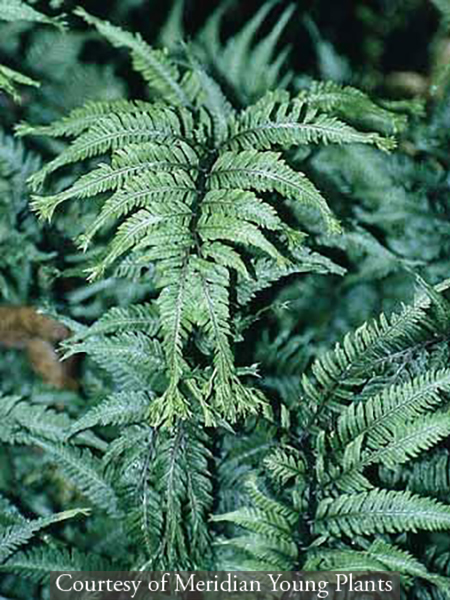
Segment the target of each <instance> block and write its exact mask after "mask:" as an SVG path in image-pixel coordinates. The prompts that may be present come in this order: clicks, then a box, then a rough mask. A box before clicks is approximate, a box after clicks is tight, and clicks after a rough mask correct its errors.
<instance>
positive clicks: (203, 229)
mask: <svg viewBox="0 0 450 600" xmlns="http://www.w3.org/2000/svg"><path fill="white" fill-rule="evenodd" d="M77 12H78V14H79V15H81V16H83V18H84V19H85V20H86V21H87V22H88V23H90V24H93V25H94V26H95V27H96V28H97V29H98V30H99V31H100V33H101V34H103V35H104V36H105V37H107V39H109V40H110V41H111V42H112V43H113V44H114V45H115V46H118V47H126V48H128V49H130V50H131V54H132V58H133V64H134V66H135V68H136V69H137V70H138V71H139V72H140V73H141V74H142V75H143V77H144V79H145V80H146V82H147V84H148V87H149V90H150V93H151V94H152V97H154V98H155V102H154V103H149V102H143V101H137V102H130V101H120V102H117V103H100V104H95V103H93V104H90V105H88V106H86V107H84V108H81V109H76V110H75V111H74V112H73V113H72V114H71V115H69V116H68V117H67V118H64V119H63V120H62V121H60V122H57V123H54V124H52V125H49V126H44V127H41V128H39V127H30V126H27V125H22V126H21V127H20V128H19V131H20V133H21V134H22V135H23V134H26V133H27V134H29V133H33V134H46V135H51V136H58V137H60V136H69V137H74V138H75V139H74V141H73V142H72V143H71V144H69V146H68V147H67V148H66V149H65V150H64V151H63V152H62V153H61V154H60V155H59V156H57V157H56V158H55V159H54V160H52V161H50V162H48V163H47V164H46V165H45V166H44V167H43V169H41V171H39V173H37V174H36V175H33V177H32V178H31V180H30V181H31V184H32V185H33V187H34V188H38V187H39V186H41V185H43V184H44V182H45V181H46V179H47V178H49V177H50V176H51V175H52V173H54V172H55V171H56V170H57V169H59V168H62V167H64V166H66V165H70V164H72V163H76V162H79V161H82V160H85V159H92V158H94V157H96V156H105V155H106V156H107V157H108V159H109V161H108V162H106V163H100V164H99V165H97V166H96V167H95V168H93V169H91V170H90V171H89V172H88V173H87V174H85V175H82V176H81V177H79V178H78V179H77V180H76V181H75V182H74V183H73V184H72V185H71V186H69V187H68V188H66V189H64V190H62V191H59V192H57V193H53V194H51V195H46V196H35V197H34V207H35V209H36V210H37V211H38V213H39V214H40V215H41V216H42V217H44V218H51V216H52V215H53V212H54V210H55V209H56V208H57V207H58V206H59V205H60V204H61V203H63V202H65V201H67V200H71V199H79V200H81V199H83V200H84V199H89V198H93V197H96V196H100V197H101V199H100V203H101V208H100V210H99V211H98V213H97V214H95V215H94V216H93V218H92V222H91V224H90V226H89V227H88V228H87V229H86V231H85V232H84V233H83V234H82V235H81V236H80V237H79V239H78V244H79V246H80V247H82V248H83V249H87V248H88V247H89V245H90V243H91V241H92V240H93V239H94V238H95V236H98V235H99V234H102V233H103V232H104V231H105V229H106V228H109V231H110V233H109V234H108V235H109V239H108V240H107V241H106V242H105V247H104V250H103V252H102V256H101V257H99V259H98V260H97V262H96V263H95V264H94V265H93V266H92V267H90V269H89V277H90V278H92V279H95V278H98V277H101V276H102V275H103V274H104V273H105V271H106V270H107V269H108V268H109V267H110V266H111V265H113V264H116V263H117V261H120V259H122V258H123V257H124V256H128V255H129V254H131V256H132V257H133V260H134V261H137V262H138V263H139V264H146V263H148V262H150V261H151V262H153V263H154V264H155V275H154V277H155V285H156V288H157V289H158V290H159V294H158V296H157V297H156V298H155V301H154V307H155V309H157V312H158V319H159V322H160V326H159V327H160V331H159V332H158V333H159V335H157V336H156V338H155V340H156V341H158V342H160V343H161V344H162V347H163V349H164V354H165V372H166V378H167V384H166V390H165V391H164V393H162V394H161V395H160V396H159V397H158V398H155V399H154V400H153V402H152V403H151V404H150V406H149V412H150V419H151V422H152V423H153V424H155V425H161V424H169V425H170V424H172V423H173V422H174V419H175V418H178V417H181V418H186V417H189V416H190V415H192V414H193V412H195V411H197V412H198V411H200V412H201V413H202V414H203V418H204V420H205V422H206V423H207V424H215V423H217V422H218V419H220V418H226V419H227V420H228V421H230V422H233V421H235V420H236V419H237V418H238V417H240V416H242V415H245V414H248V413H249V412H253V413H255V412H257V411H258V410H260V408H261V407H263V406H264V405H265V404H266V401H265V399H264V398H263V397H262V396H261V394H260V392H259V391H258V390H257V389H255V388H250V387H248V386H247V385H244V384H243V383H242V381H241V377H240V372H239V369H238V368H237V366H236V364H235V360H234V356H233V349H232V344H233V337H234V336H235V334H234V333H233V328H232V325H231V294H232V281H233V280H234V279H235V278H236V277H237V279H238V284H237V285H238V286H239V284H240V282H241V281H242V282H245V280H247V279H249V278H251V277H252V271H255V270H257V269H258V265H261V267H260V268H262V269H263V270H264V271H265V272H267V273H271V275H270V277H271V279H272V281H275V280H277V279H278V278H280V277H282V276H283V275H284V274H291V273H293V272H295V270H298V271H300V272H301V271H303V270H304V266H303V264H302V255H301V254H298V248H299V247H300V246H301V244H302V242H303V239H304V237H305V234H304V232H302V231H301V230H300V228H299V227H298V226H297V225H296V226H292V225H291V224H290V222H289V221H288V220H287V219H286V217H285V215H284V214H283V213H285V212H286V211H289V210H295V208H293V205H294V204H299V205H300V206H301V207H307V208H308V209H309V210H312V211H314V214H316V215H317V217H316V218H320V219H321V220H322V222H323V225H324V227H325V229H326V230H327V231H329V232H330V233H336V232H338V231H339V224H338V222H337V221H336V219H335V218H334V216H333V214H332V212H331V210H330V209H329V207H328V205H327V203H326V200H325V199H324V197H323V196H322V194H321V193H320V191H319V190H318V189H317V188H316V187H315V186H314V184H313V183H312V182H311V181H310V180H309V179H308V178H307V177H306V176H305V175H304V174H303V173H302V172H301V171H298V170H296V169H293V168H292V167H291V166H290V165H289V164H288V163H287V162H286V161H285V160H284V159H283V157H282V151H283V150H286V149H289V148H291V147H292V146H299V145H306V144H317V143H339V144H342V143H363V144H372V145H376V146H377V147H379V148H381V149H384V150H388V149H390V148H392V146H393V142H392V141H391V140H390V139H389V138H385V137H383V136H382V135H380V134H378V133H365V132H359V131H357V130H356V129H354V128H353V127H351V126H350V125H348V124H346V123H345V122H342V121H340V120H339V119H337V118H336V117H335V116H333V115H330V114H327V112H326V110H323V109H324V108H325V100H324V99H323V98H322V102H321V103H317V104H318V106H317V107H316V106H315V103H314V96H312V98H311V99H309V98H308V96H307V95H303V97H301V98H292V97H291V96H290V95H289V94H288V93H287V92H273V93H271V92H269V93H268V94H266V95H265V96H264V97H263V98H262V99H261V100H259V101H258V102H256V103H255V104H254V105H251V106H249V107H248V108H246V109H245V110H243V111H237V110H235V109H234V108H233V107H232V105H231V104H230V103H229V101H228V100H227V99H226V98H225V96H224V95H223V94H222V92H221V90H220V88H219V86H218V84H217V83H216V82H215V81H214V80H213V79H211V77H210V76H209V75H208V74H207V73H206V72H205V70H204V69H203V67H202V66H201V65H199V64H198V62H197V60H196V59H195V57H193V56H190V55H189V53H188V55H187V57H186V61H187V64H186V65H178V64H177V63H175V62H173V61H172V60H171V59H170V58H169V57H168V56H167V55H166V54H165V53H164V52H163V51H160V50H153V49H151V48H150V47H149V46H148V45H147V44H146V43H145V42H144V40H143V39H142V38H140V37H139V36H133V35H131V34H129V33H127V32H125V31H123V30H121V29H120V28H118V27H116V26H113V25H111V24H110V23H107V22H102V21H100V20H98V19H96V18H94V17H92V16H90V15H88V14H87V13H85V12H84V11H81V10H78V11H77ZM323 94H325V91H324V92H323V93H322V95H323ZM320 108H322V110H319V109H320ZM281 202H283V204H284V205H285V206H286V208H283V209H281V208H280V203H281ZM111 230H112V232H111ZM259 277H260V276H259ZM195 338H196V339H197V345H198V346H199V352H200V356H199V360H200V363H199V364H201V362H203V363H204V366H203V367H202V368H201V369H199V368H198V366H197V364H195V362H194V363H193V362H192V359H191V360H188V359H187V356H186V351H185V348H186V347H187V345H188V344H189V343H190V342H191V341H192V340H193V339H195ZM202 355H203V357H202Z"/></svg>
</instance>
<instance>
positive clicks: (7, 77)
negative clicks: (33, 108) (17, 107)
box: [0, 65, 39, 102]
mask: <svg viewBox="0 0 450 600" xmlns="http://www.w3.org/2000/svg"><path fill="white" fill-rule="evenodd" d="M17 85H31V86H33V87H39V83H38V82H37V81H35V80H34V79H31V77H27V76H26V75H22V73H19V72H18V71H14V70H13V69H10V68H8V67H5V66H4V65H0V90H2V91H4V92H6V93H7V94H10V95H11V96H12V98H14V100H16V101H17V102H19V101H20V94H19V92H18V91H17V89H16V86H17Z"/></svg>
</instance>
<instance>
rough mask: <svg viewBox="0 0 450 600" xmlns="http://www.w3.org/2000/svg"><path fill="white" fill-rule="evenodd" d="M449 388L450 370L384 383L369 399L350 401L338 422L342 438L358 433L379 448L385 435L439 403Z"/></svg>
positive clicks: (349, 438)
mask: <svg viewBox="0 0 450 600" xmlns="http://www.w3.org/2000/svg"><path fill="white" fill-rule="evenodd" d="M448 391H450V371H449V370H447V369H442V370H439V371H428V372H426V373H425V374H424V375H421V376H419V377H417V378H414V379H412V380H411V381H409V382H406V383H404V384H400V385H394V386H389V387H385V388H384V389H383V391H382V392H381V393H380V394H377V395H376V396H374V397H372V398H369V399H368V400H367V401H366V402H361V403H358V404H351V405H350V406H349V407H348V408H346V409H345V411H343V412H342V413H341V415H340V417H339V419H338V422H337V432H336V433H337V435H338V437H339V442H340V443H341V444H342V446H345V445H346V444H347V443H348V442H350V441H351V440H353V439H355V438H356V437H357V436H359V435H364V436H365V437H366V443H367V445H368V446H369V447H372V448H376V447H377V446H378V444H379V442H380V438H381V439H382V438H383V436H384V435H386V434H389V432H391V431H394V430H395V429H396V428H398V427H400V426H401V425H402V424H404V423H405V422H406V421H409V420H411V419H414V418H416V417H419V416H420V415H422V414H424V413H426V412H428V411H429V410H430V409H431V408H433V407H435V406H436V405H438V404H440V403H441V402H442V401H443V399H442V396H441V394H442V392H448Z"/></svg>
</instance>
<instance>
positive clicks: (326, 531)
mask: <svg viewBox="0 0 450 600" xmlns="http://www.w3.org/2000/svg"><path fill="white" fill-rule="evenodd" d="M449 526H450V508H449V507H448V506H447V505H445V504H442V503H440V502H437V501H436V500H434V499H431V498H426V497H421V496H416V495H413V494H411V493H410V492H407V491H406V492H397V491H392V490H390V491H387V490H381V489H374V490H371V491H369V492H362V493H357V494H344V495H342V496H339V497H338V498H336V499H330V498H327V499H325V500H322V502H321V503H320V504H319V507H318V509H317V516H316V520H315V529H316V531H317V533H319V534H321V535H324V536H330V535H334V536H337V537H339V536H341V535H345V536H350V537H351V536H352V535H355V534H356V535H366V536H367V535H370V534H372V533H396V532H402V531H417V530H418V529H423V530H428V531H438V530H440V529H448V527H449Z"/></svg>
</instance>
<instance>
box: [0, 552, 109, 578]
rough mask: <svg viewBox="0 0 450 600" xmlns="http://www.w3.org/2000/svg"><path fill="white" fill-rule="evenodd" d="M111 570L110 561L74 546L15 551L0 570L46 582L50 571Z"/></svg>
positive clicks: (0, 565) (1, 565)
mask: <svg viewBox="0 0 450 600" xmlns="http://www.w3.org/2000/svg"><path fill="white" fill-rule="evenodd" d="M94 568H95V569H96V570H98V571H111V570H112V567H111V563H110V562H109V561H108V560H106V559H104V558H100V557H98V556H95V555H94V556H92V553H89V554H88V553H83V552H81V551H80V550H77V549H76V548H73V549H71V550H69V549H66V548H59V547H56V546H55V547H51V546H47V547H40V546H37V547H36V548H33V549H31V550H26V551H23V552H16V553H15V554H13V555H12V556H10V557H9V558H8V559H7V560H6V561H5V562H4V563H3V564H0V572H4V573H14V574H15V575H19V576H20V577H26V578H27V579H28V580H29V581H31V582H33V583H41V584H42V583H48V582H49V580H50V574H51V572H52V571H73V570H74V569H76V570H77V571H92V570H93V569H94Z"/></svg>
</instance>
